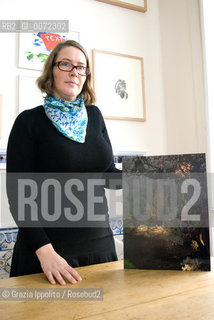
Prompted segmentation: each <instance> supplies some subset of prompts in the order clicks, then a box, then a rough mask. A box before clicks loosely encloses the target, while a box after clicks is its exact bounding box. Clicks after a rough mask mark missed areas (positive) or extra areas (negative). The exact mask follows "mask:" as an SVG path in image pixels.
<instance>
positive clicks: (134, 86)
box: [92, 49, 146, 121]
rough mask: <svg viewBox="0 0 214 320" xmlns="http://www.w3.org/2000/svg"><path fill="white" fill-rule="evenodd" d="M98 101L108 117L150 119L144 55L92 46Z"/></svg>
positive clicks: (136, 119) (134, 119)
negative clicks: (147, 116) (147, 117)
mask: <svg viewBox="0 0 214 320" xmlns="http://www.w3.org/2000/svg"><path fill="white" fill-rule="evenodd" d="M92 58H93V82H94V89H95V92H96V97H97V101H96V103H97V105H98V107H99V108H100V110H101V111H102V113H103V116H104V118H106V119H117V120H132V121H145V120H146V106H145V89H144V66H143V58H142V57H136V56H131V55H127V54H121V53H116V52H109V51H104V50H97V49H93V50H92Z"/></svg>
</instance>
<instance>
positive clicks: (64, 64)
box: [53, 61, 90, 76]
mask: <svg viewBox="0 0 214 320" xmlns="http://www.w3.org/2000/svg"><path fill="white" fill-rule="evenodd" d="M53 65H54V66H57V67H58V68H59V70H61V71H65V72H71V71H72V70H73V69H76V70H77V73H78V74H79V75H80V76H88V75H89V74H90V70H89V68H86V67H84V66H80V65H79V66H74V65H73V64H72V63H71V62H68V61H57V62H55V63H54V64H53Z"/></svg>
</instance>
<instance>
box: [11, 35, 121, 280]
mask: <svg viewBox="0 0 214 320" xmlns="http://www.w3.org/2000/svg"><path fill="white" fill-rule="evenodd" d="M37 84H38V87H39V88H40V90H41V91H42V92H43V93H45V94H46V98H45V99H44V105H43V106H38V107H36V108H33V109H30V110H25V111H24V112H22V113H21V114H20V115H19V116H18V117H17V119H16V121H15V123H14V125H13V128H12V131H11V133H10V137H9V141H8V148H7V172H8V174H9V173H14V172H19V173H21V172H33V173H37V172H44V173H45V172H117V171H118V170H117V169H116V168H115V166H114V163H113V155H112V148H111V143H110V141H109V138H108V133H107V130H106V126H105V123H104V120H103V117H102V115H101V112H100V111H99V109H98V108H97V107H96V106H94V105H92V103H94V100H95V95H94V92H93V89H92V88H91V73H90V65H89V59H88V56H87V53H86V51H85V50H84V48H83V47H82V46H81V45H80V44H79V43H77V42H75V41H73V40H68V41H66V42H61V43H60V44H58V45H57V46H56V47H55V48H54V50H53V51H52V52H51V53H50V55H49V57H48V59H47V61H46V63H45V66H44V70H43V73H42V75H41V76H40V77H39V78H38V79H37ZM103 190H104V188H103ZM7 193H8V199H9V203H10V210H11V212H12V215H13V217H14V219H15V221H18V219H17V203H16V202H14V201H12V199H13V195H14V190H12V186H11V183H9V182H8V183H7ZM103 194H104V193H103ZM101 211H102V212H105V214H106V215H107V205H106V201H105V202H104V203H103V205H102V206H101ZM17 224H18V225H19V223H18V222H17ZM114 260H117V256H116V252H115V246H114V240H113V236H112V231H111V229H110V227H109V225H107V227H106V228H72V226H71V228H59V227H58V228H56V227H52V228H45V227H42V226H41V227H38V226H37V227H35V228H34V227H31V228H24V227H20V228H19V232H18V236H17V241H16V244H15V246H14V253H13V259H12V266H11V273H10V276H19V275H25V274H32V273H39V272H42V271H43V272H44V273H45V275H46V276H47V278H48V280H49V281H50V283H52V284H55V283H56V281H57V282H59V283H60V284H62V285H63V284H65V283H66V282H65V280H67V281H69V282H70V283H76V282H77V281H79V280H81V277H80V275H79V274H78V273H77V271H76V270H75V269H73V267H79V266H85V265H89V264H95V263H102V262H108V261H114Z"/></svg>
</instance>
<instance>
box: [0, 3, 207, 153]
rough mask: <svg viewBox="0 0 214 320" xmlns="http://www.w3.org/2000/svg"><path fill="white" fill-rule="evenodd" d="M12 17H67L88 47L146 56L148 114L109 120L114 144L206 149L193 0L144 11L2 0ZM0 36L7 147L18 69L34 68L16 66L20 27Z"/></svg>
mask: <svg viewBox="0 0 214 320" xmlns="http://www.w3.org/2000/svg"><path fill="white" fill-rule="evenodd" d="M187 3H188V4H187ZM12 18H13V19H20V20H23V19H69V21H70V29H71V30H77V31H79V32H80V42H81V43H82V44H83V46H85V47H86V49H87V51H88V52H89V54H91V49H93V48H96V49H103V50H109V51H115V52H119V53H125V54H130V55H135V56H142V57H143V58H144V70H145V75H144V76H145V94H146V116H147V120H146V122H135V121H121V120H106V124H107V127H108V130H109V135H110V138H111V141H112V145H113V149H114V150H117V151H118V150H138V151H146V153H147V154H166V153H188V152H201V151H205V147H206V143H205V141H206V139H205V138H204V130H205V129H204V127H205V120H204V100H203V85H201V81H202V80H201V79H202V75H203V74H202V71H203V70H202V61H201V47H200V46H201V37H200V16H199V9H198V0H188V1H187V0H179V1H178V0H148V11H147V12H146V13H141V12H137V11H133V10H128V9H125V8H121V7H117V6H113V5H109V4H105V3H101V2H98V1H95V0H69V1H66V0H61V1H60V2H59V3H57V4H54V2H53V1H43V0H38V1H36V2H35V3H33V2H32V3H30V2H29V1H27V0H20V1H15V0H7V1H2V0H0V19H12ZM0 44H1V50H0V70H1V76H0V93H2V94H3V114H2V117H3V119H2V120H3V121H2V122H3V137H2V139H1V140H0V148H4V147H6V144H7V139H8V135H9V132H10V130H11V126H12V124H13V121H14V119H15V117H16V116H17V114H18V107H19V106H18V75H19V74H22V75H26V74H28V75H29V74H32V75H37V74H38V73H37V72H35V71H34V72H33V71H29V70H24V69H20V68H18V67H17V65H18V34H12V33H11V34H10V33H5V34H4V33H0ZM27 94H28V95H29V99H30V92H28V93H27Z"/></svg>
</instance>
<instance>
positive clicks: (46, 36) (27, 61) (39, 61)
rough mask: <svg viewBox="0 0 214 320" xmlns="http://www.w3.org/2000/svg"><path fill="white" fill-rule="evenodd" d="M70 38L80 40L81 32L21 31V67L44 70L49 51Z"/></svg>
mask: <svg viewBox="0 0 214 320" xmlns="http://www.w3.org/2000/svg"><path fill="white" fill-rule="evenodd" d="M68 39H71V40H76V41H79V32H77V31H70V32H69V33H47V32H39V33H20V35H19V67H20V68H27V69H33V70H42V68H43V65H44V62H45V61H46V59H47V57H48V55H49V53H50V52H51V51H52V50H53V49H54V47H55V46H56V45H57V44H58V43H59V42H63V41H66V40H68Z"/></svg>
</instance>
